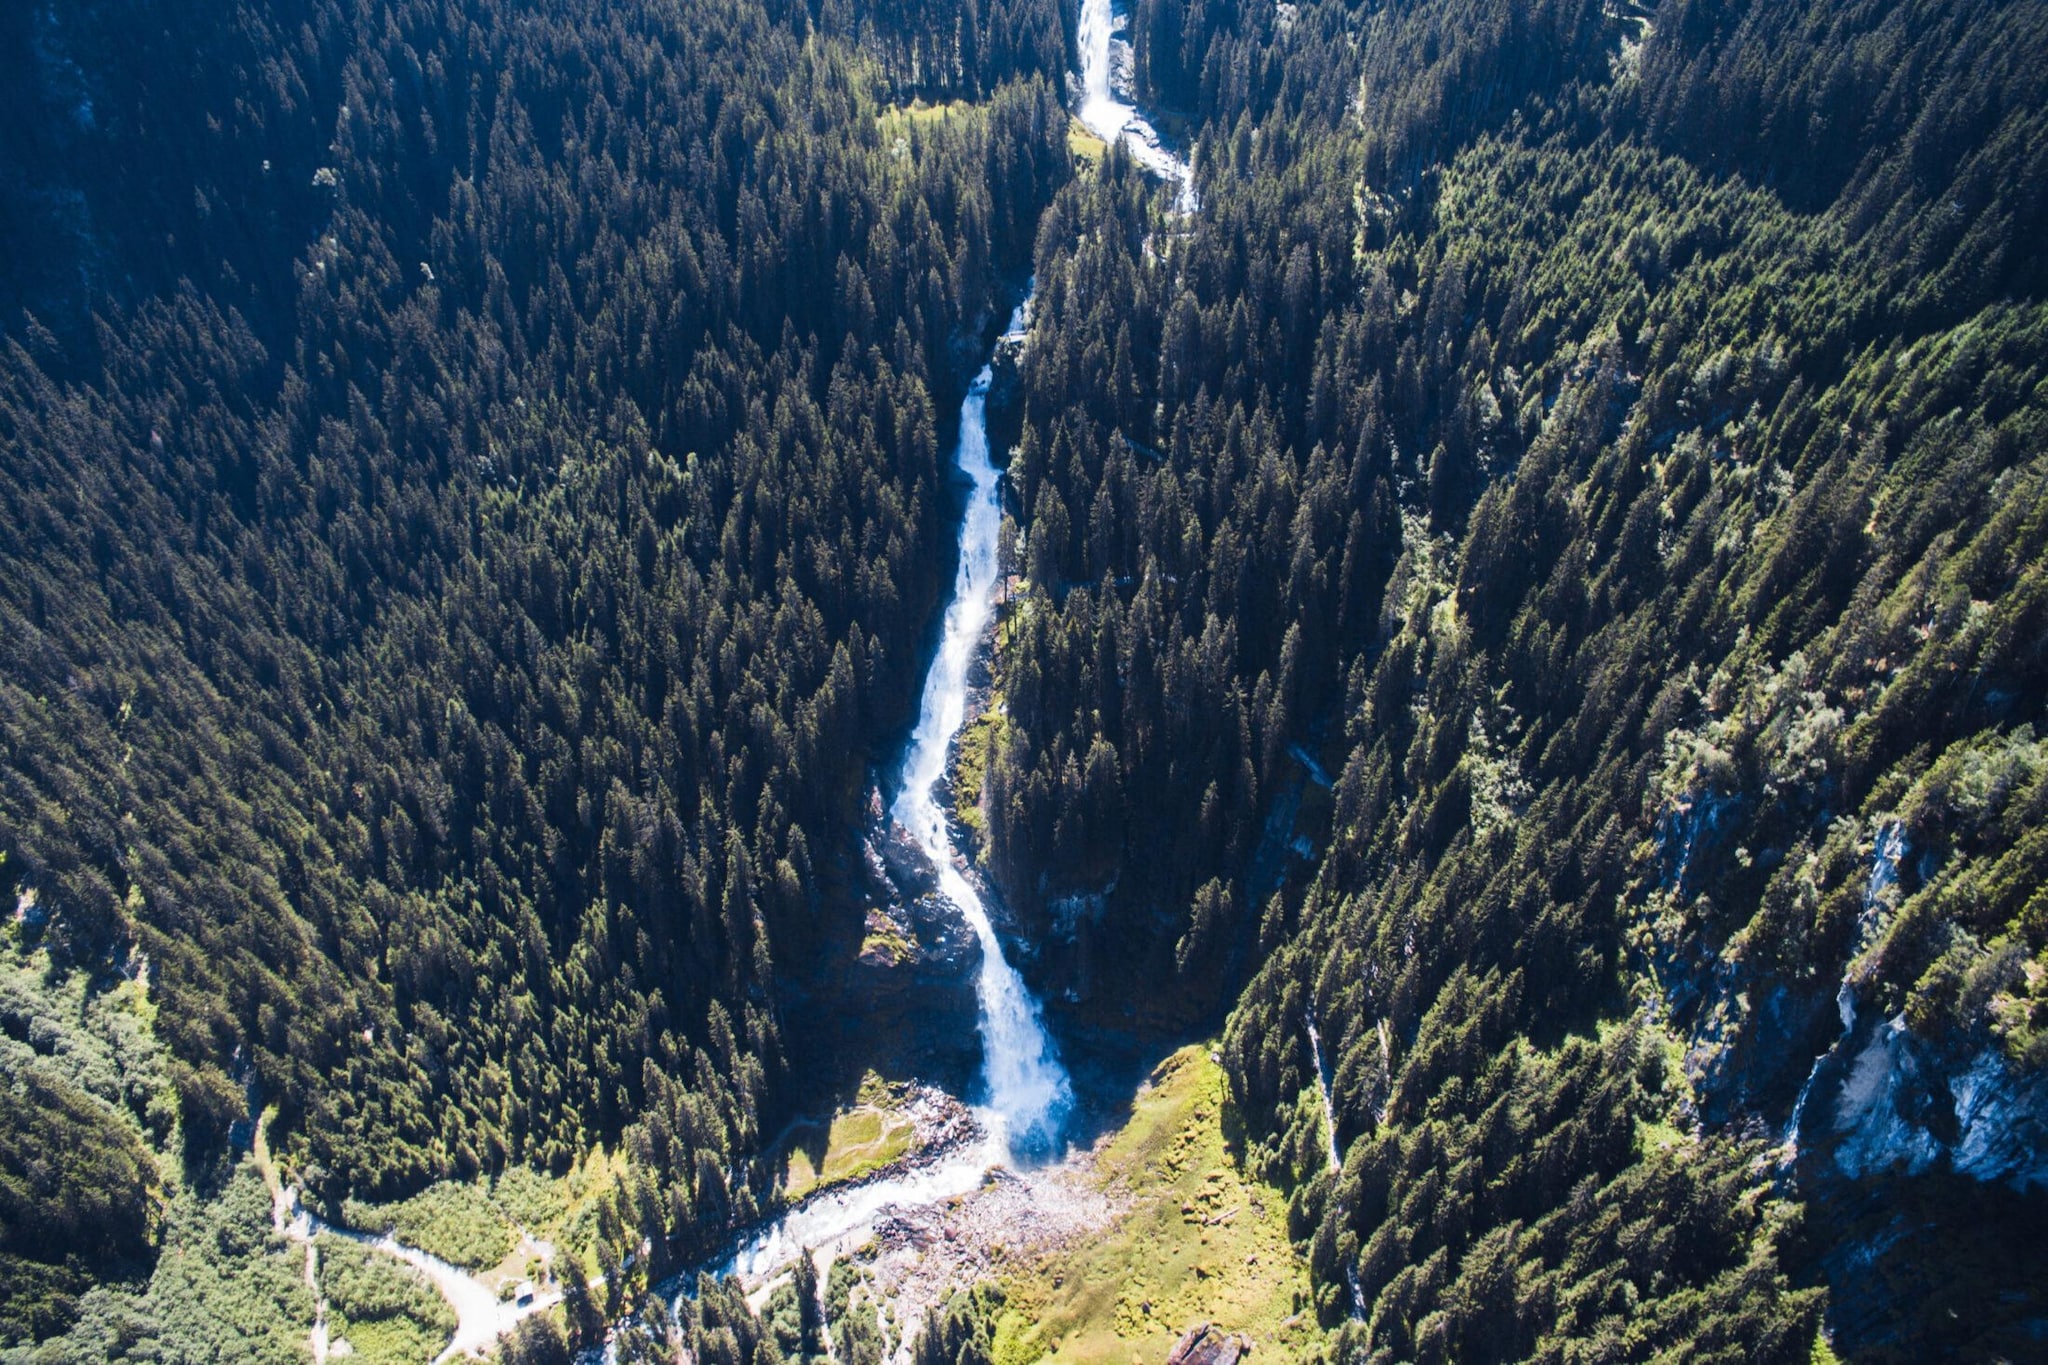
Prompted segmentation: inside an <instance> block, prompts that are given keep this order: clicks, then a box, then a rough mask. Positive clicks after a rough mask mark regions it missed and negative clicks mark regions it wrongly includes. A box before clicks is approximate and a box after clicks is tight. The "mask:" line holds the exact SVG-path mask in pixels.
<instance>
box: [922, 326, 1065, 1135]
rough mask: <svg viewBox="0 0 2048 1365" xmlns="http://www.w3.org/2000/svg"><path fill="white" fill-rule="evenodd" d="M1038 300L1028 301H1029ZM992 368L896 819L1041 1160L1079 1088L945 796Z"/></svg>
mask: <svg viewBox="0 0 2048 1365" xmlns="http://www.w3.org/2000/svg"><path fill="white" fill-rule="evenodd" d="M1026 302H1027V303H1028V302H1029V301H1028V300H1027V301H1026ZM1023 331H1024V306H1023V305H1020V306H1019V307H1018V309H1017V311H1016V313H1015V314H1014V315H1013V316H1012V317H1011V319H1010V328H1009V332H1008V333H1007V334H1006V335H1008V336H1011V337H1016V336H1021V335H1022V334H1023ZM990 378H991V370H990V367H989V366H987V365H984V366H982V368H981V373H980V374H978V375H976V376H975V378H974V383H973V384H971V385H970V386H969V387H968V390H967V397H966V399H965V400H964V401H963V402H962V403H961V404H960V442H959V449H958V452H957V454H956V456H955V460H956V462H957V463H958V465H959V467H960V471H961V472H962V473H964V474H965V475H967V477H968V478H969V479H970V480H972V481H973V488H972V490H971V491H970V492H969V493H968V496H967V510H966V514H965V515H964V516H963V517H962V518H961V525H960V568H959V571H958V572H957V573H956V574H955V575H954V579H953V601H952V605H950V606H948V607H947V608H946V623H945V634H944V636H943V638H942V639H941V641H940V643H939V652H938V654H937V656H936V657H935V658H933V660H932V666H931V671H930V672H929V673H927V674H926V675H925V685H924V704H923V708H922V710H921V711H920V713H919V715H918V721H917V730H916V732H915V733H914V734H913V735H912V736H911V741H910V752H909V753H908V754H907V755H906V756H905V757H904V760H903V775H902V788H901V790H900V792H899V794H898V795H897V797H896V803H895V805H894V806H893V807H891V809H890V812H889V813H890V815H891V816H892V817H894V819H895V820H896V822H897V823H898V824H899V825H901V826H902V827H903V828H904V829H905V830H906V831H907V832H908V833H909V834H910V837H911V838H912V839H913V840H915V841H916V843H917V846H918V847H919V848H920V849H922V850H923V851H924V853H925V856H926V857H928V858H930V859H931V860H932V865H933V866H934V867H935V868H936V869H937V871H938V879H939V893H940V894H941V895H943V896H944V897H945V898H946V899H947V900H949V901H951V902H952V903H953V904H954V905H955V906H956V907H958V909H959V911H960V914H961V916H962V917H963V918H965V919H966V921H967V923H968V926H969V927H970V928H972V929H973V930H974V936H975V938H976V939H977V940H979V941H980V944H981V970H980V972H979V973H978V974H977V975H976V977H975V983H974V989H975V996H976V999H977V1002H978V1004H979V1006H980V1016H981V1017H980V1025H981V1042H982V1079H983V1084H984V1087H985V1088H986V1090H987V1095H986V1101H987V1104H988V1107H989V1109H990V1110H991V1111H993V1113H994V1114H995V1116H996V1117H997V1118H999V1119H1000V1120H1001V1122H1002V1128H1003V1133H1004V1135H1005V1136H1006V1137H1007V1138H1008V1140H1009V1144H1010V1149H1011V1151H1012V1152H1014V1153H1016V1154H1019V1155H1041V1154H1044V1153H1046V1152H1049V1151H1051V1150H1052V1149H1053V1147H1054V1146H1055V1145H1056V1144H1057V1143H1058V1141H1059V1133H1060V1124H1061V1122H1062V1121H1063V1120H1064V1119H1065V1117H1066V1114H1067V1110H1068V1109H1069V1108H1070V1107H1071V1106H1072V1104H1073V1089H1072V1087H1071V1085H1070V1084H1069V1083H1068V1080H1067V1073H1066V1070H1065V1069H1064V1068H1063V1067H1062V1066H1061V1065H1060V1061H1059V1056H1058V1053H1057V1051H1056V1050H1055V1049H1054V1047H1053V1043H1052V1039H1051V1038H1050V1037H1049V1036H1048V1035H1047V1034H1046V1031H1045V1024H1044V1021H1043V1020H1042V1019H1041V1018H1040V1016H1039V1009H1038V1002H1037V1001H1036V1000H1035V999H1033V998H1032V996H1031V993H1030V991H1028V990H1027V989H1026V988H1025V986H1024V981H1023V979H1022V978H1021V977H1019V976H1018V975H1017V970H1016V968H1014V967H1012V966H1011V965H1010V963H1009V960H1008V959H1007V958H1005V957H1004V956H1003V945H1002V943H1001V942H1000V941H999V940H998V939H997V937H996V931H995V926H994V925H993V924H991V923H990V922H989V917H988V907H987V906H986V905H984V904H983V903H982V899H981V894H980V892H979V891H978V890H977V889H976V888H975V886H974V883H973V882H972V881H970V880H969V879H968V877H967V875H966V874H965V873H964V872H963V871H962V870H961V864H962V862H963V861H964V860H962V859H961V858H960V856H959V854H958V852H957V850H955V849H954V847H953V838H952V831H951V828H950V827H949V825H948V823H947V820H946V812H945V811H944V810H943V809H942V808H941V807H940V805H939V801H938V798H937V796H936V795H935V792H936V789H937V787H938V784H939V781H940V779H941V778H943V777H944V776H945V772H946V755H947V753H948V751H949V750H950V749H951V748H952V744H953V738H954V736H956V735H957V734H959V733H960V726H961V725H962V723H963V722H964V721H965V720H966V718H967V670H968V667H969V666H970V665H971V664H972V663H973V661H974V656H975V652H976V651H977V650H979V649H980V648H981V641H982V637H983V635H984V634H986V633H987V630H988V624H989V620H990V618H991V617H992V615H993V614H994V611H995V590H996V577H997V575H998V573H1000V571H1001V566H1000V565H999V564H998V563H997V559H996V535H997V532H998V530H999V529H1000V527H1001V524H1002V508H1001V505H1000V503H999V501H998V498H997V492H996V490H997V486H998V484H999V483H1000V482H1001V480H1002V471H1000V470H998V469H997V468H996V467H995V465H994V464H993V463H991V462H990V460H989V453H988V423H987V407H988V387H989V382H990Z"/></svg>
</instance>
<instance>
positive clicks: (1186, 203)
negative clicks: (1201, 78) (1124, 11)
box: [1077, 0, 1197, 213]
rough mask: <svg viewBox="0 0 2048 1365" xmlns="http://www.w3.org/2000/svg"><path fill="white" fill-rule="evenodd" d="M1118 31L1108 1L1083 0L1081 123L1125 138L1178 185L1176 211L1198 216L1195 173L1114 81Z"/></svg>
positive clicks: (1111, 138)
mask: <svg viewBox="0 0 2048 1365" xmlns="http://www.w3.org/2000/svg"><path fill="white" fill-rule="evenodd" d="M1116 29H1117V19H1116V15H1115V14H1114V13H1113V12H1112V11H1111V9H1110V5H1109V0H1081V22H1080V25H1079V29H1078V33H1077V37H1078V38H1079V41H1080V48H1081V122H1082V123H1083V124H1084V125H1085V126H1086V127H1087V128H1088V131H1090V132H1092V133H1094V134H1095V135H1096V136H1097V137H1099V138H1101V139H1102V140H1103V141H1104V142H1109V143H1114V142H1116V141H1118V140H1119V139H1121V140H1122V141H1123V143H1124V145H1125V146H1126V147H1128V148H1129V149H1130V152H1131V155H1132V156H1134V157H1136V158H1137V160H1138V164H1139V165H1141V166H1143V167H1144V168H1145V169H1146V170H1148V171H1150V172H1152V174H1154V175H1156V176H1158V177H1159V178H1160V179H1161V180H1165V181H1168V182H1170V183H1172V184H1173V185H1175V186H1177V187H1178V189H1179V191H1180V192H1179V196H1178V198H1177V200H1176V202H1175V207H1176V208H1178V209H1179V210H1180V212H1182V213H1193V212H1194V211H1195V208H1196V204H1197V201H1196V198H1195V176H1194V171H1193V170H1192V168H1190V167H1189V165H1188V163H1187V162H1186V161H1184V160H1182V159H1181V158H1180V157H1177V156H1175V155H1174V154H1173V153H1172V152H1170V151H1168V150H1167V149H1166V144H1165V143H1164V142H1163V141H1162V140H1161V139H1160V136H1159V130H1158V129H1157V128H1154V127H1153V126H1152V121H1151V120H1150V119H1148V118H1146V117H1145V116H1144V115H1143V114H1142V113H1140V112H1138V108H1137V106H1136V105H1133V104H1131V103H1129V102H1128V101H1127V100H1124V99H1121V98H1119V97H1118V93H1117V91H1116V89H1115V87H1114V83H1113V82H1112V80H1111V67H1112V65H1113V62H1112V60H1111V56H1112V52H1113V50H1114V49H1115V48H1117V47H1119V46H1122V44H1121V42H1120V41H1119V40H1118V39H1117V37H1116Z"/></svg>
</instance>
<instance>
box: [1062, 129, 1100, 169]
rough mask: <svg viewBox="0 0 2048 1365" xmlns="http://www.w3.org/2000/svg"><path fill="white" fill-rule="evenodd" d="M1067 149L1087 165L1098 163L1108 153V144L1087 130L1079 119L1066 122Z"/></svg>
mask: <svg viewBox="0 0 2048 1365" xmlns="http://www.w3.org/2000/svg"><path fill="white" fill-rule="evenodd" d="M1067 150H1068V151H1070V152H1072V153H1073V154H1074V155H1075V156H1076V157H1079V158H1080V159H1081V160H1083V161H1085V162H1087V163H1088V164H1089V165H1091V166H1094V165H1099V164H1100V163H1101V161H1102V158H1104V157H1106V156H1108V155H1109V144H1108V143H1107V142H1104V141H1103V140H1102V139H1101V138H1099V137H1097V136H1095V134H1093V133H1091V132H1089V131H1088V125H1086V124H1085V123H1083V122H1081V120H1079V119H1074V120H1073V121H1072V122H1070V123H1068V124H1067Z"/></svg>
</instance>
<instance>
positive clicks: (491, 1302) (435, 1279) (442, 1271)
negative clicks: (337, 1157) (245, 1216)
mask: <svg viewBox="0 0 2048 1365" xmlns="http://www.w3.org/2000/svg"><path fill="white" fill-rule="evenodd" d="M269 1127H270V1115H269V1114H267V1113H266V1114H265V1115H264V1116H263V1118H262V1119H261V1120H260V1121H259V1122H258V1123H257V1125H256V1138H255V1144H254V1156H255V1158H256V1166H257V1169H258V1170H260V1171H261V1172H262V1173H263V1183H264V1184H265V1185H266V1186H268V1187H269V1189H270V1222H271V1226H272V1227H273V1228H275V1229H276V1230H277V1232H278V1233H279V1234H280V1235H281V1236H284V1237H288V1238H290V1239H291V1240H292V1241H294V1242H299V1243H302V1244H303V1245H304V1246H305V1248H306V1285H307V1287H308V1288H310V1289H311V1290H312V1291H313V1304H314V1309H313V1313H314V1316H313V1326H312V1330H311V1332H310V1334H309V1336H308V1341H307V1344H308V1346H309V1348H310V1349H311V1351H312V1354H313V1359H314V1361H315V1362H316V1365H326V1361H327V1359H328V1356H329V1349H328V1348H329V1343H328V1336H327V1299H326V1297H325V1296H324V1295H323V1294H322V1293H321V1290H320V1253H319V1248H318V1247H317V1246H316V1245H315V1243H314V1239H315V1238H316V1237H318V1236H319V1235H320V1234H321V1233H323V1232H324V1233H328V1234H331V1235H332V1236H335V1237H340V1238H344V1239H345V1240H347V1241H351V1242H354V1243H356V1244H357V1245H359V1246H365V1247H368V1248H370V1249H371V1250H372V1251H378V1252H382V1253H383V1254H384V1255H386V1256H390V1257H392V1258H393V1259H395V1260H399V1261H403V1262H405V1264H407V1265H409V1266H411V1267H412V1268H413V1269H415V1270H417V1271H419V1272H420V1273H421V1274H422V1275H425V1276H426V1277H427V1281H428V1283H430V1284H432V1285H433V1286H434V1289H435V1292H437V1293H438V1294H440V1296H441V1297H442V1298H443V1299H445V1300H446V1301H447V1303H448V1306H449V1307H450V1308H453V1309H454V1310H455V1336H454V1338H453V1339H452V1340H450V1341H449V1343H448V1345H447V1347H446V1348H445V1349H444V1350H443V1351H442V1352H441V1354H440V1355H438V1356H436V1357H435V1358H434V1365H444V1362H447V1361H450V1360H454V1359H457V1358H459V1357H465V1356H468V1357H475V1356H481V1355H483V1354H485V1353H486V1352H487V1351H488V1350H489V1349H490V1348H491V1347H492V1346H493V1345H494V1344H496V1342H497V1341H498V1339H499V1338H500V1337H502V1336H504V1335H505V1334H506V1333H508V1332H510V1331H511V1330H512V1329H513V1328H514V1327H517V1326H518V1325H519V1322H520V1320H521V1319H522V1318H525V1317H527V1316H529V1315H531V1314H533V1313H538V1312H542V1311H544V1310H545V1309H548V1308H552V1307H553V1306H554V1305H556V1304H558V1303H560V1302H561V1301H562V1295H561V1293H560V1292H559V1291H549V1292H547V1293H544V1294H535V1295H534V1296H533V1298H532V1299H530V1300H529V1301H527V1302H526V1303H524V1304H516V1303H507V1302H505V1301H504V1300H502V1299H500V1298H499V1297H498V1295H497V1293H496V1291H494V1290H493V1289H492V1288H491V1287H490V1286H489V1285H487V1284H485V1283H484V1282H483V1281H482V1280H481V1279H479V1278H478V1277H477V1276H475V1275H473V1274H471V1273H470V1272H469V1271H467V1270H464V1269H462V1268H461V1267H460V1266H455V1265H450V1264H449V1263H448V1262H446V1261H444V1260H442V1259H441V1258H440V1257H438V1256H433V1255H429V1254H428V1253H427V1252H424V1251H421V1250H420V1249H419V1248H417V1247H409V1246H406V1245H405V1244H404V1243H402V1242H400V1241H399V1240H398V1239H397V1238H395V1237H393V1236H392V1235H391V1234H389V1233H383V1234H381V1235H379V1234H373V1233H368V1232H363V1231H360V1230H359V1229H356V1228H351V1227H345V1226H342V1225H341V1224H338V1223H330V1222H328V1221H327V1220H326V1219H324V1218H322V1217H320V1216H319V1215H318V1214H316V1213H314V1212H313V1211H312V1210H311V1209H309V1208H307V1207H306V1206H305V1205H304V1204H303V1203H301V1202H300V1200H299V1192H298V1190H297V1189H295V1188H290V1187H287V1186H286V1185H285V1184H284V1183H283V1181H282V1180H281V1179H280V1178H279V1176H278V1174H277V1168H276V1166H275V1165H273V1164H272V1161H271V1157H270V1141H269Z"/></svg>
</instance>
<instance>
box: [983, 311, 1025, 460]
mask: <svg viewBox="0 0 2048 1365" xmlns="http://www.w3.org/2000/svg"><path fill="white" fill-rule="evenodd" d="M1023 361H1024V338H1022V337H1004V338H1003V339H1002V340H1001V341H998V342H997V343H996V349H995V354H994V355H993V356H991V357H990V358H989V362H988V369H989V381H988V405H987V406H986V407H985V408H984V409H983V410H982V411H983V414H984V417H985V420H986V421H987V424H988V449H989V456H990V458H992V459H993V460H995V462H996V463H997V464H1002V463H1004V462H1006V461H1007V460H1008V459H1009V455H1010V448H1011V447H1012V446H1014V445H1016V444H1017V442H1018V441H1019V440H1020V439H1022V436H1023V427H1024V412H1023V406H1022V404H1023V369H1022V366H1023Z"/></svg>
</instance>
